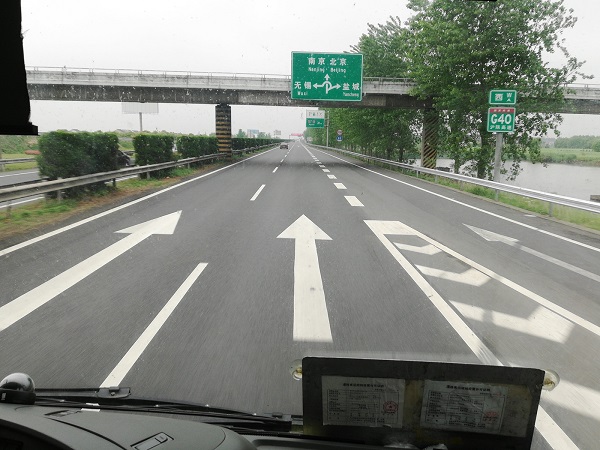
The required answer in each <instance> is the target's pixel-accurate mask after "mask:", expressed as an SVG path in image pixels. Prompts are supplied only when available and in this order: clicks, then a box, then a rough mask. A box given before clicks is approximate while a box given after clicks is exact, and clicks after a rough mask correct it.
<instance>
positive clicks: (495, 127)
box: [487, 106, 516, 133]
mask: <svg viewBox="0 0 600 450" xmlns="http://www.w3.org/2000/svg"><path fill="white" fill-rule="evenodd" d="M515 113H516V111H515V108H511V107H508V106H496V107H493V108H489V109H488V121H487V130H488V131H490V132H493V133H512V132H513V131H515Z"/></svg>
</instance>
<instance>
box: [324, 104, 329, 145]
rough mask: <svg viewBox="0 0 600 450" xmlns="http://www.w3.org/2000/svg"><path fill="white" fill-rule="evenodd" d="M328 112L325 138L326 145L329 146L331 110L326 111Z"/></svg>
mask: <svg viewBox="0 0 600 450" xmlns="http://www.w3.org/2000/svg"><path fill="white" fill-rule="evenodd" d="M325 112H326V113H327V137H326V139H325V147H329V111H325Z"/></svg>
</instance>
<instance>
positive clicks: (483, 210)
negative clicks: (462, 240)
mask: <svg viewBox="0 0 600 450" xmlns="http://www.w3.org/2000/svg"><path fill="white" fill-rule="evenodd" d="M323 153H325V152H323ZM329 156H331V157H332V158H335V159H339V160H340V161H344V162H345V163H347V164H350V165H351V166H355V167H358V168H359V169H363V170H366V171H367V172H371V173H374V174H376V175H379V176H380V177H383V178H387V179H389V180H392V181H395V182H396V183H400V184H404V185H406V186H409V187H411V188H414V189H417V190H419V191H422V192H427V193H428V194H431V195H434V196H436V197H439V198H443V199H444V200H448V201H449V202H453V203H456V204H458V205H461V206H464V207H466V208H470V209H473V210H475V211H479V212H481V213H484V214H487V215H489V216H492V217H496V218H498V219H501V220H505V221H507V222H510V223H513V224H515V225H519V226H522V227H524V228H528V229H530V230H534V231H537V232H539V233H542V234H545V235H547V236H552V237H554V238H557V239H561V240H563V241H566V242H569V243H571V244H575V245H579V246H581V247H584V248H587V249H589V250H593V251H595V252H600V248H599V247H594V246H592V245H589V244H585V243H583V242H579V241H576V240H574V239H570V238H568V237H565V236H561V235H560V234H555V233H552V232H550V231H546V230H542V229H541V228H537V227H534V226H532V225H528V224H526V223H522V222H519V221H517V220H514V219H509V218H508V217H504V216H501V215H500V214H495V213H493V212H490V211H486V210H485V209H481V208H478V207H476V206H473V205H469V204H468V203H464V202H461V201H460V200H455V199H453V198H450V197H446V196H445V195H442V194H438V193H437V192H432V191H429V190H427V189H425V188H422V187H419V186H415V185H413V184H410V183H407V182H406V181H402V180H398V179H396V178H394V177H390V176H389V175H385V174H383V173H379V172H377V171H375V170H371V169H369V168H367V167H363V166H359V165H358V164H354V163H352V162H350V161H346V160H345V159H343V158H339V157H337V156H335V155H329Z"/></svg>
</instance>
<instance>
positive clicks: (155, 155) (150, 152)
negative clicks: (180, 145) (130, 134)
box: [133, 134, 175, 166]
mask: <svg viewBox="0 0 600 450" xmlns="http://www.w3.org/2000/svg"><path fill="white" fill-rule="evenodd" d="M173 143H174V137H173V136H171V135H169V134H138V135H136V136H134V138H133V148H134V149H135V161H136V163H137V164H138V165H140V166H145V165H148V164H158V163H162V162H169V161H173V160H174V159H175V155H174V154H173Z"/></svg>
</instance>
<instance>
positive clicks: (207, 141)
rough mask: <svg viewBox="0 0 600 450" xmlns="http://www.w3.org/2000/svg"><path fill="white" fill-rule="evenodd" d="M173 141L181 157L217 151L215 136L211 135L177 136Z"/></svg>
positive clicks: (191, 156)
mask: <svg viewBox="0 0 600 450" xmlns="http://www.w3.org/2000/svg"><path fill="white" fill-rule="evenodd" d="M175 143H176V146H177V151H178V152H179V153H180V154H181V156H182V157H183V158H193V157H196V156H203V155H210V154H213V153H217V152H218V151H219V149H218V146H217V138H216V137H213V136H194V135H189V136H178V137H177V139H176V141H175Z"/></svg>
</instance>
